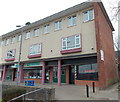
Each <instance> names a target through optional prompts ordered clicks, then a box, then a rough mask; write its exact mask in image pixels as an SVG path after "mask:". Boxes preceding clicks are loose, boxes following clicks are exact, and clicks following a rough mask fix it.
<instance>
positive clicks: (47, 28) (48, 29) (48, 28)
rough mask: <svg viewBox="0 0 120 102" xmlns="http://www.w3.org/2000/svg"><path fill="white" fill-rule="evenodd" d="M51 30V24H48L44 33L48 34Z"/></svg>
mask: <svg viewBox="0 0 120 102" xmlns="http://www.w3.org/2000/svg"><path fill="white" fill-rule="evenodd" d="M49 31H50V25H49V24H47V25H45V26H44V33H45V34H47V33H49Z"/></svg>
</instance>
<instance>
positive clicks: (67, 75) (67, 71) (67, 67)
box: [66, 66, 69, 84]
mask: <svg viewBox="0 0 120 102" xmlns="http://www.w3.org/2000/svg"><path fill="white" fill-rule="evenodd" d="M66 84H69V66H66Z"/></svg>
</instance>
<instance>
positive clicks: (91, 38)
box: [2, 11, 97, 63]
mask: <svg viewBox="0 0 120 102" xmlns="http://www.w3.org/2000/svg"><path fill="white" fill-rule="evenodd" d="M82 12H83V11H79V12H77V13H74V14H72V15H68V16H66V17H62V18H61V19H57V20H62V29H61V30H58V31H54V22H55V21H57V20H55V21H51V22H49V23H48V24H50V33H48V34H44V25H40V26H39V28H40V36H39V37H34V36H33V32H34V29H35V28H33V29H30V30H27V31H31V36H30V39H27V40H25V32H27V31H25V32H24V33H23V43H22V55H21V61H27V60H33V59H28V58H27V56H28V54H29V47H30V45H32V44H36V43H42V57H41V58H36V59H44V58H54V57H62V56H71V55H82V54H89V53H96V52H97V51H96V36H95V23H94V20H93V21H89V22H85V23H84V22H83V14H82ZM74 15H76V16H77V24H76V26H72V27H68V17H69V16H74ZM36 28H38V27H36ZM75 34H81V35H82V39H81V40H82V51H81V52H79V53H71V54H64V55H62V54H61V53H60V51H61V38H62V37H67V36H71V35H75ZM16 39H17V35H16ZM92 47H93V48H94V49H93V50H92V49H91V48H92ZM2 49H3V51H4V52H3V54H2V56H3V59H4V58H5V56H6V53H7V51H8V50H11V49H16V56H15V61H14V62H17V61H18V51H19V42H16V43H15V44H9V45H7V46H4V47H3V48H2ZM2 63H6V62H5V61H4V60H3V62H2Z"/></svg>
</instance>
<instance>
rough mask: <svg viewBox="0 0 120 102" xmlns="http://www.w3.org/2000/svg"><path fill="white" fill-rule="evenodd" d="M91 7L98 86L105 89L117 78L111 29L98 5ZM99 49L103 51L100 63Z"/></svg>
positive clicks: (95, 3)
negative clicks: (95, 44)
mask: <svg viewBox="0 0 120 102" xmlns="http://www.w3.org/2000/svg"><path fill="white" fill-rule="evenodd" d="M93 5H94V14H95V32H96V43H97V57H98V59H97V61H98V69H99V70H98V71H99V84H100V86H101V87H106V86H108V85H109V84H112V83H113V82H114V81H115V80H116V78H117V72H116V65H115V52H114V44H113V38H112V37H113V36H112V29H111V28H110V25H109V24H108V21H107V20H106V18H105V16H104V14H103V11H102V9H101V8H100V6H99V3H97V2H94V3H93ZM100 49H102V50H103V51H104V61H101V59H100Z"/></svg>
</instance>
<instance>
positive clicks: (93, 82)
mask: <svg viewBox="0 0 120 102" xmlns="http://www.w3.org/2000/svg"><path fill="white" fill-rule="evenodd" d="M93 93H95V82H93Z"/></svg>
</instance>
